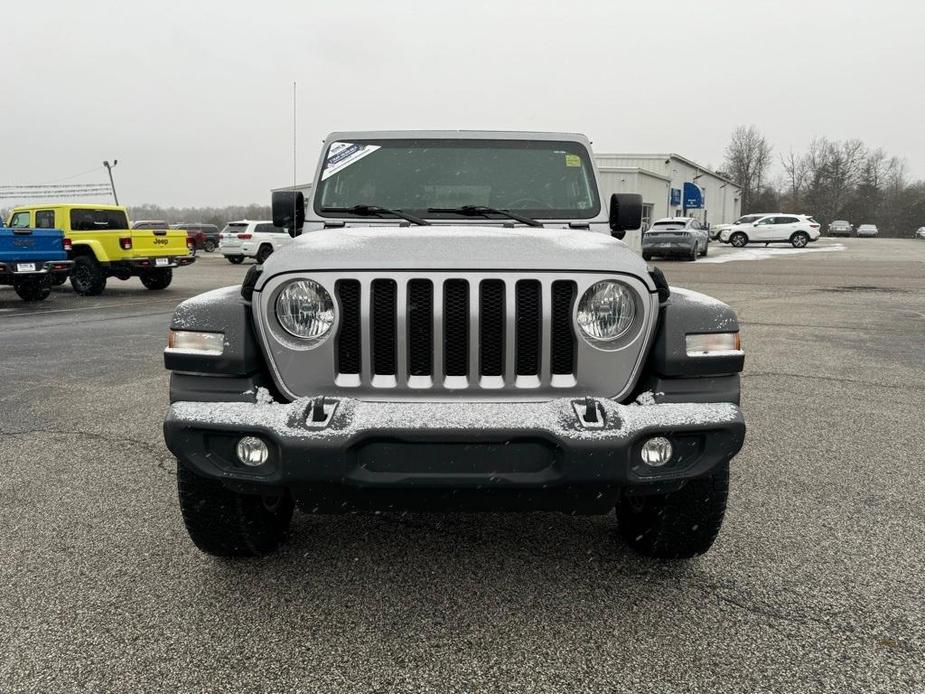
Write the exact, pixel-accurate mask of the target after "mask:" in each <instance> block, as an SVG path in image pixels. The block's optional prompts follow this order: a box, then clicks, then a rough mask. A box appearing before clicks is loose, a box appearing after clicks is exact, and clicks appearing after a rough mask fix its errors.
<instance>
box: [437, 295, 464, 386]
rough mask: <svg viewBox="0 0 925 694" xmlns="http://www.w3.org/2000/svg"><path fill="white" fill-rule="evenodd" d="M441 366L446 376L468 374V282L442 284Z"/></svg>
mask: <svg viewBox="0 0 925 694" xmlns="http://www.w3.org/2000/svg"><path fill="white" fill-rule="evenodd" d="M443 364H444V366H443V368H444V371H445V372H446V375H447V376H468V375H469V283H468V282H467V281H466V280H447V281H446V283H445V284H444V285H443Z"/></svg>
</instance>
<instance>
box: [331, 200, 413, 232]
mask: <svg viewBox="0 0 925 694" xmlns="http://www.w3.org/2000/svg"><path fill="white" fill-rule="evenodd" d="M321 211H322V212H342V213H346V214H355V215H358V216H360V217H381V216H382V215H392V216H393V217H398V218H400V219H404V220H407V221H409V222H411V223H412V224H418V225H420V226H424V227H426V226H430V222H428V221H427V220H426V219H421V218H420V217H415V216H414V215H413V214H408V213H407V212H402V211H401V210H393V209H390V208H388V207H380V206H379V205H354V206H353V207H322V208H321Z"/></svg>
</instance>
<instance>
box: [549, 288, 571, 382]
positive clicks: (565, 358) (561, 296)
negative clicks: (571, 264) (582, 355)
mask: <svg viewBox="0 0 925 694" xmlns="http://www.w3.org/2000/svg"><path fill="white" fill-rule="evenodd" d="M574 302H575V283H574V282H570V281H567V280H559V281H556V282H553V283H552V344H551V350H552V354H551V355H550V361H551V365H552V373H553V374H554V375H557V376H558V375H563V374H572V373H575V329H574V327H573V326H572V305H573V304H574Z"/></svg>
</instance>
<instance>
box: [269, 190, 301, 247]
mask: <svg viewBox="0 0 925 694" xmlns="http://www.w3.org/2000/svg"><path fill="white" fill-rule="evenodd" d="M272 199H273V226H275V227H281V228H283V229H286V230H288V231H289V235H290V236H292V237H293V238H294V237H296V236H298V235H299V234H301V233H302V226H303V225H304V224H305V196H304V195H303V194H302V191H299V190H278V191H276V192H275V193H273V198H272Z"/></svg>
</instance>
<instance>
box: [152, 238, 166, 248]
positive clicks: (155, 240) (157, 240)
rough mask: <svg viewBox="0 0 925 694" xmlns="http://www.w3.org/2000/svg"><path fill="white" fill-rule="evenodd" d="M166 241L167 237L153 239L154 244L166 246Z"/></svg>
mask: <svg viewBox="0 0 925 694" xmlns="http://www.w3.org/2000/svg"><path fill="white" fill-rule="evenodd" d="M167 243H168V241H167V239H154V245H155V246H166V245H167Z"/></svg>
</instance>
